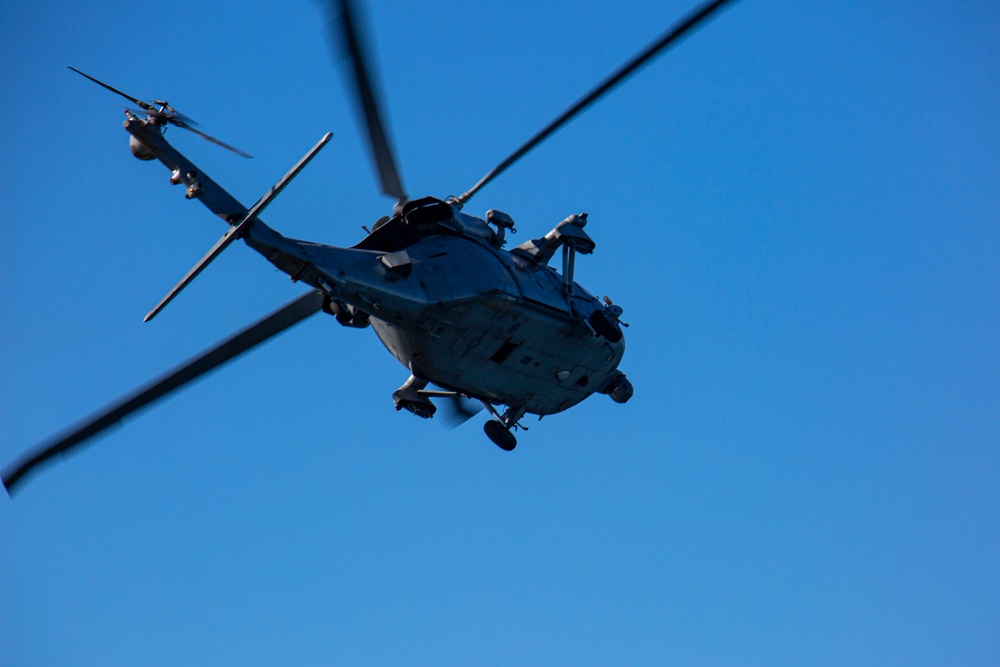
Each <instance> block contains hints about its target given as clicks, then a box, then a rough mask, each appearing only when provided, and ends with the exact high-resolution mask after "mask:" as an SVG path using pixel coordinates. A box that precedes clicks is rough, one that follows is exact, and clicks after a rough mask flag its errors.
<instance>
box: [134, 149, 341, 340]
mask: <svg viewBox="0 0 1000 667" xmlns="http://www.w3.org/2000/svg"><path fill="white" fill-rule="evenodd" d="M332 136H333V132H327V133H326V134H325V135H323V138H322V139H320V140H319V143H317V144H316V145H315V146H313V147H312V148H311V149H309V152H308V153H306V154H305V155H304V156H303V157H302V159H301V160H299V161H298V162H297V163H296V164H295V166H294V167H292V169H291V171H289V172H288V173H287V174H285V175H284V176H282V177H281V180H279V181H278V182H277V183H275V184H274V186H273V187H272V188H271V189H270V190H268V191H267V192H266V193H264V196H263V197H261V198H260V200H259V201H258V202H257V203H256V204H254V205H253V206H252V207H251V208H250V210H249V211H247V214H246V215H245V216H244V217H243V219H242V220H240V222H238V223H237V224H235V225H233V226H232V227H230V228H229V229H228V230H227V231H226V233H225V234H224V235H223V236H222V238H221V239H219V240H218V241H217V242H216V243H215V245H214V246H212V248H211V249H210V250H209V251H208V252H207V253H205V256H204V257H202V258H201V260H199V262H198V263H197V264H195V265H194V267H193V268H192V269H191V270H190V271H188V272H187V274H185V276H184V277H183V278H181V281H180V282H179V283H177V284H176V285H175V286H174V288H173V289H172V290H170V291H169V292H167V295H166V296H165V297H163V298H162V299H160V302H159V303H158V304H156V306H155V307H154V308H153V309H152V310H151V311H149V313H148V314H147V315H146V317H145V318H144V319H143V322H148V321H150V320H151V319H153V318H154V317H156V315H157V314H158V313H159V312H160V311H161V310H163V309H164V308H166V307H167V304H168V303H170V302H171V301H173V300H174V297H176V296H177V295H178V294H180V293H181V290H182V289H184V288H185V287H187V286H188V285H190V284H191V281H192V280H194V279H195V278H197V277H198V274H199V273H201V272H202V271H204V270H205V268H206V267H207V266H208V265H209V264H211V263H212V262H213V261H215V258H216V257H218V256H219V255H221V254H222V251H223V250H225V249H226V248H228V247H229V246H230V245H231V244H232V242H233V241H235V240H236V239H238V238H241V237H242V236H243V234H244V233H245V232H246V230H247V228H248V227H249V226H250V225H251V224H252V222H253V221H254V220H255V219H256V218H257V216H258V215H260V214H261V213H262V212H263V211H264V209H265V208H267V206H268V205H269V204H270V203H271V202H272V201H274V198H275V197H277V196H278V195H279V194H280V193H281V191H282V190H284V189H285V186H286V185H288V184H289V183H290V182H291V180H292V179H293V178H295V177H296V176H298V174H299V172H300V171H302V169H303V168H304V167H305V166H306V165H307V164H309V161H310V160H312V159H313V158H314V157H316V154H317V153H319V151H320V149H322V148H323V146H326V144H327V142H328V141H330V137H332Z"/></svg>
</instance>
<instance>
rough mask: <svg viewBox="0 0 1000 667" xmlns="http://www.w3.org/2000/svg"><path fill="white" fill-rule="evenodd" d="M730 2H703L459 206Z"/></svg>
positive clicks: (478, 185) (464, 198)
mask: <svg viewBox="0 0 1000 667" xmlns="http://www.w3.org/2000/svg"><path fill="white" fill-rule="evenodd" d="M732 1H733V0H712V2H707V3H705V4H703V5H702V6H701V7H699V8H698V9H696V10H695V11H693V12H691V14H689V15H688V16H687V17H686V18H684V19H683V20H682V21H681V22H680V23H677V24H676V25H674V27H672V28H670V29H669V30H668V31H667V32H665V33H664V34H663V35H661V36H660V38H659V39H657V40H656V41H655V42H653V43H652V44H650V45H649V46H647V47H646V48H645V49H644V50H642V51H641V52H640V53H638V54H636V55H635V56H634V57H633V58H632V59H631V60H629V61H628V62H627V63H625V64H624V65H622V66H621V67H620V68H619V69H618V70H617V71H616V72H614V73H613V74H612V75H611V76H609V77H608V78H607V79H605V80H604V81H603V82H601V83H600V84H598V86H597V87H596V88H594V89H593V90H591V91H590V92H589V93H587V94H586V95H584V96H583V97H582V98H580V100H578V101H577V102H576V104H574V105H573V106H571V107H570V108H569V109H567V110H566V111H564V112H563V113H562V115H560V116H559V117H558V118H556V119H555V120H554V121H552V122H551V123H549V124H548V125H546V126H545V127H544V128H543V129H542V130H541V131H540V132H539V133H538V134H536V135H535V136H533V137H532V138H531V139H529V140H528V141H527V143H525V144H524V145H523V146H521V147H520V148H518V149H517V150H516V151H514V152H513V153H511V154H510V156H509V157H508V158H507V159H506V160H504V161H503V162H501V163H500V164H498V165H497V166H495V167H493V169H492V170H491V171H490V172H489V173H488V174H486V175H485V176H483V177H482V178H481V179H480V180H479V182H478V183H476V184H475V185H474V186H472V189H471V190H469V191H468V192H466V193H465V194H463V195H461V196H460V197H458V200H457V201H458V203H459V205H461V204H464V203H465V202H467V201H469V199H471V198H472V195H474V194H476V191H477V190H479V188H481V187H483V186H484V185H486V184H487V183H489V182H490V181H492V180H493V179H494V178H496V177H497V176H499V175H500V174H501V173H502V172H503V171H504V170H506V169H507V167H509V166H511V165H512V164H514V163H515V162H517V161H518V160H519V159H521V158H522V157H524V155H525V154H526V153H528V151H530V150H531V149H532V148H534V147H535V146H537V145H538V144H540V143H542V142H543V141H544V140H545V139H547V138H548V137H549V135H551V134H553V133H554V132H555V131H556V130H558V129H559V128H560V127H562V126H563V125H565V124H566V123H567V122H569V121H570V120H571V119H572V118H573V117H574V116H576V115H577V114H578V113H580V112H581V111H583V110H584V109H586V108H587V107H588V106H590V105H591V104H593V103H594V102H596V101H597V100H598V99H600V98H601V97H602V96H603V95H605V94H606V93H608V92H609V91H610V90H611V89H612V88H614V87H615V86H616V85H618V84H619V83H621V82H622V81H623V80H624V79H625V78H626V77H628V76H629V75H630V74H632V73H633V72H635V71H636V70H637V69H639V68H640V67H642V65H644V64H645V63H646V61H647V60H649V59H650V58H652V57H653V56H655V55H657V54H658V53H660V52H661V51H663V50H664V49H666V48H667V47H668V46H670V45H671V44H673V43H674V42H675V41H677V40H678V39H680V38H681V37H682V36H683V35H684V34H685V33H687V32H688V31H689V30H691V29H692V28H694V27H695V26H697V25H698V24H699V23H701V22H702V21H703V20H705V19H707V18H708V17H709V16H710V15H711V14H712V13H713V12H715V11H716V10H717V9H719V8H720V7H722V6H723V5H725V4H728V3H729V2H732Z"/></svg>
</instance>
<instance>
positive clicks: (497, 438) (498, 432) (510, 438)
mask: <svg viewBox="0 0 1000 667" xmlns="http://www.w3.org/2000/svg"><path fill="white" fill-rule="evenodd" d="M483 430H484V431H486V436H487V437H488V438H489V439H490V440H492V441H493V444H494V445H496V446H497V447H499V448H500V449H502V450H504V451H505V452H509V451H511V450H513V449H514V448H515V447H517V438H515V437H514V434H513V433H511V432H510V430H509V429H507V428H505V427H504V425H503V424H501V423H500V422H498V421H496V420H494V419H491V420H489V421H488V422H486V423H485V424H483Z"/></svg>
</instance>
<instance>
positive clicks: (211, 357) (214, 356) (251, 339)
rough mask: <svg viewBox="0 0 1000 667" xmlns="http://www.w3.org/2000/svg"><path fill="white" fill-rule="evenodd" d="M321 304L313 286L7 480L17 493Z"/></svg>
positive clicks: (28, 457)
mask: <svg viewBox="0 0 1000 667" xmlns="http://www.w3.org/2000/svg"><path fill="white" fill-rule="evenodd" d="M322 307H323V294H322V293H321V292H319V291H316V290H313V291H312V292H309V293H308V294H305V295H303V296H301V297H299V298H298V299H295V300H294V301H292V302H290V303H288V304H287V305H285V306H284V307H282V308H280V309H278V310H276V311H275V312H273V313H271V314H270V315H268V316H267V317H265V318H263V319H262V320H259V321H258V322H256V323H254V324H252V325H250V326H249V327H247V328H245V329H244V330H243V331H240V332H239V333H237V334H235V335H233V336H231V337H230V338H228V339H226V340H224V341H222V342H221V343H219V344H218V345H216V346H215V347H213V348H211V349H209V350H207V351H206V352H204V353H202V354H200V355H199V356H197V357H195V358H194V359H191V360H189V361H188V362H187V363H185V364H183V365H181V366H179V367H177V368H175V369H174V370H173V371H170V372H168V373H167V374H165V375H163V376H161V377H159V378H157V379H156V380H153V381H152V382H150V383H149V384H147V385H146V386H144V387H141V388H139V389H138V390H136V391H135V392H133V393H132V394H129V395H128V396H125V397H124V398H122V399H121V400H119V401H118V402H117V403H115V404H113V405H111V406H109V407H108V408H106V409H105V410H103V411H102V412H100V413H98V414H96V415H94V416H93V417H92V418H91V419H89V420H88V421H87V422H85V423H83V424H81V425H79V426H77V427H76V428H74V429H73V430H72V431H70V432H68V433H66V434H64V435H61V436H58V437H56V438H54V439H53V440H51V441H49V442H47V443H44V444H42V445H40V446H39V447H37V448H35V449H34V450H32V451H29V452H27V453H26V454H25V455H24V456H23V457H22V458H21V459H20V460H18V461H16V462H15V463H14V464H13V465H12V466H11V467H9V468H8V469H7V470H6V471H4V473H3V485H4V487H5V488H6V489H7V493H8V494H13V492H14V490H15V489H16V488H17V486H18V485H19V484H23V483H24V480H25V478H26V476H28V475H29V474H31V473H33V472H36V471H37V468H38V467H39V466H41V465H42V464H44V463H46V462H48V461H49V460H50V459H52V458H53V457H54V456H56V455H57V454H58V455H62V454H66V453H67V452H70V451H72V450H74V449H76V448H78V447H80V446H82V445H84V444H86V443H88V442H89V441H90V440H91V439H92V438H94V437H95V436H97V435H99V434H100V433H102V432H103V431H105V430H106V429H108V428H110V427H111V426H114V425H116V424H118V423H120V422H123V421H124V420H125V419H127V418H128V417H130V416H131V415H132V414H133V413H135V412H138V411H139V410H142V409H143V408H145V407H146V406H148V405H150V404H151V403H153V402H155V401H157V400H159V399H161V398H164V397H165V396H168V395H169V394H171V393H172V392H174V391H177V390H178V389H180V388H182V387H183V386H185V385H186V384H188V383H189V382H192V381H194V380H196V379H198V378H199V377H201V376H202V375H204V374H206V373H209V372H211V371H213V370H215V369H216V368H218V367H219V366H222V365H223V364H225V363H227V362H229V361H231V360H233V359H235V358H236V357H238V356H239V355H241V354H243V353H244V352H247V351H248V350H250V349H252V348H254V347H256V346H257V345H259V344H261V343H263V342H264V341H266V340H268V339H269V338H272V337H273V336H276V335H278V334H280V333H281V332H282V331H284V330H285V329H288V328H289V327H292V326H294V325H295V324H298V323H299V322H301V321H302V320H304V319H306V318H307V317H309V316H310V315H313V314H314V313H316V312H318V311H319V310H320V309H321V308H322Z"/></svg>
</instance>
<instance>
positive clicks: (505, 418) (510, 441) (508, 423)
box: [483, 401, 528, 452]
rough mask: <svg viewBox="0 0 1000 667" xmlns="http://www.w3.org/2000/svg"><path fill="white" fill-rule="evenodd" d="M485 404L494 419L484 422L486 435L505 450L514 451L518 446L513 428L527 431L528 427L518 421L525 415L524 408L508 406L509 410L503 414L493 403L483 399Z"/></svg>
mask: <svg viewBox="0 0 1000 667" xmlns="http://www.w3.org/2000/svg"><path fill="white" fill-rule="evenodd" d="M483 405H485V406H486V409H487V410H489V411H490V414H492V415H493V417H494V419H491V420H489V421H488V422H486V423H485V424H483V430H484V431H485V432H486V437H488V438H489V439H490V440H492V441H493V444H494V445H496V446H497V447H499V448H500V449H502V450H504V451H505V452H509V451H512V450H513V449H514V448H515V447H517V438H515V437H514V434H513V433H511V430H513V429H515V428H523V429H524V430H525V431H527V430H528V429H527V428H525V427H524V426H521V425H520V424H518V423H517V421H518V420H519V419H520V418H521V417H523V416H524V413H525V409H524V408H507V411H506V412H504V413H503V415H501V414H500V413H499V412H497V410H496V408H494V407H493V406H492V405H490V404H489V403H487V402H486V401H483Z"/></svg>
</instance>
